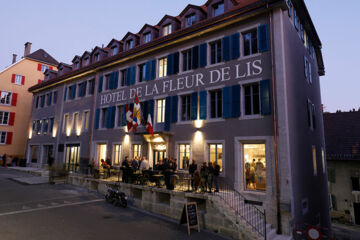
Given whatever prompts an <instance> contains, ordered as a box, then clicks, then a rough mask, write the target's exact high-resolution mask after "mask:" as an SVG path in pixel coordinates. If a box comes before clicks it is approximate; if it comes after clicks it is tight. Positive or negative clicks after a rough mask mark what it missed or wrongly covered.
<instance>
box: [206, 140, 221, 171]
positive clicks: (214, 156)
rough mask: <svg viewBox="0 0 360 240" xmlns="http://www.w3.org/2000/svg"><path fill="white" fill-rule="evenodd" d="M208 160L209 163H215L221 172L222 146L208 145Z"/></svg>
mask: <svg viewBox="0 0 360 240" xmlns="http://www.w3.org/2000/svg"><path fill="white" fill-rule="evenodd" d="M209 147H210V152H209V160H210V163H213V162H216V163H217V164H219V166H220V172H222V170H223V145H222V144H210V146H209Z"/></svg>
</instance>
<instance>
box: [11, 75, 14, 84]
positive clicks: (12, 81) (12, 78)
mask: <svg viewBox="0 0 360 240" xmlns="http://www.w3.org/2000/svg"><path fill="white" fill-rule="evenodd" d="M11 83H15V74H13V75H12V77H11Z"/></svg>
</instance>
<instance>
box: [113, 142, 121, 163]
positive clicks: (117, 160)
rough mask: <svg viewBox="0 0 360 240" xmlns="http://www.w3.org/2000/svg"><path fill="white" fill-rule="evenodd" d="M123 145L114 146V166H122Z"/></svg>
mask: <svg viewBox="0 0 360 240" xmlns="http://www.w3.org/2000/svg"><path fill="white" fill-rule="evenodd" d="M121 150H122V149H121V145H120V144H115V145H113V154H112V156H113V159H112V163H113V165H120V164H121Z"/></svg>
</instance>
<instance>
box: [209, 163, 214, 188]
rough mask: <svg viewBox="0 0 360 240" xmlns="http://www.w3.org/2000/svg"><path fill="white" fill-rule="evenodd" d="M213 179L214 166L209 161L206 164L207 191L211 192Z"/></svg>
mask: <svg viewBox="0 0 360 240" xmlns="http://www.w3.org/2000/svg"><path fill="white" fill-rule="evenodd" d="M213 179H214V167H213V163H211V162H210V163H209V166H208V175H207V187H208V189H209V193H211V190H212V185H213Z"/></svg>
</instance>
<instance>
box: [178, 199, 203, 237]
mask: <svg viewBox="0 0 360 240" xmlns="http://www.w3.org/2000/svg"><path fill="white" fill-rule="evenodd" d="M185 223H186V224H187V230H188V235H190V229H192V228H195V229H197V230H198V232H200V224H199V217H198V212H197V205H196V202H188V203H185V204H184V208H183V211H182V214H181V219H180V222H179V227H180V226H181V225H182V224H185Z"/></svg>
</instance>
